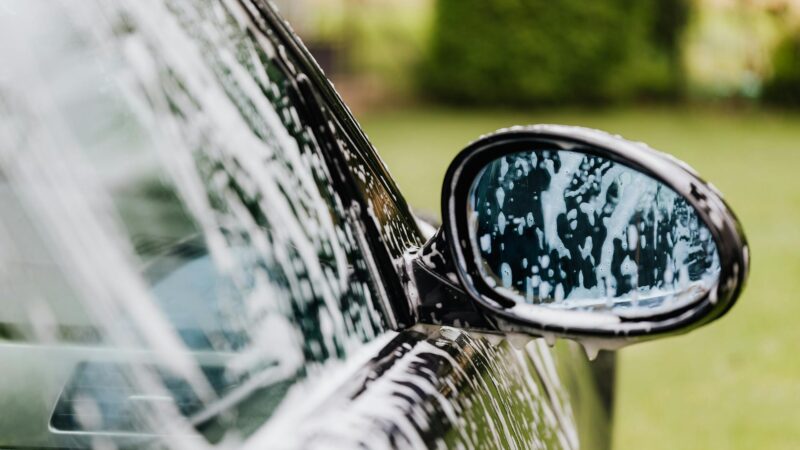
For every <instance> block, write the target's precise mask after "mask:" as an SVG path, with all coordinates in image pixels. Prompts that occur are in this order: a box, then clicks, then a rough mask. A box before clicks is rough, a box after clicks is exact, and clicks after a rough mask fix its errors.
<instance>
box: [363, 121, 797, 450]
mask: <svg viewBox="0 0 800 450" xmlns="http://www.w3.org/2000/svg"><path fill="white" fill-rule="evenodd" d="M529 123H561V124H571V125H583V126H589V127H594V128H600V129H603V130H606V131H610V132H613V133H619V134H621V135H623V136H625V137H627V138H629V139H634V140H640V141H645V142H647V143H649V144H650V145H652V146H653V147H655V148H658V149H660V150H663V151H666V152H669V153H672V154H673V155H675V156H677V157H678V158H680V159H683V160H684V161H686V162H688V163H689V164H690V165H692V166H693V167H694V168H695V169H697V170H698V171H699V172H700V173H701V174H702V175H703V176H704V177H705V178H706V179H707V180H710V181H711V182H713V184H714V185H716V186H717V187H718V188H719V189H720V190H721V191H722V192H723V193H724V194H725V196H726V199H727V200H728V202H729V203H730V205H731V206H732V207H733V209H734V211H735V212H736V213H737V214H738V216H739V218H740V219H741V221H742V223H743V224H744V228H745V231H746V233H747V236H748V239H749V241H750V245H751V255H752V271H751V276H750V280H749V283H748V286H747V289H746V292H745V294H744V295H743V296H742V298H740V300H739V304H738V305H737V306H736V308H734V309H733V311H732V312H731V313H730V314H729V315H728V316H726V317H725V318H724V319H723V320H721V321H719V322H717V323H714V324H712V325H710V326H708V327H706V328H704V329H701V330H698V331H695V332H693V333H691V334H690V335H687V336H681V337H675V338H669V339H665V340H662V341H658V342H653V343H647V344H642V345H638V346H634V347H631V348H627V349H625V350H623V351H622V352H621V354H620V372H619V378H618V380H617V383H618V384H617V387H618V392H617V409H616V414H617V416H616V420H615V429H614V441H615V445H614V448H617V449H670V450H672V449H753V448H765V449H766V448H769V449H782V448H786V449H789V448H792V449H795V448H798V446H800V354H799V353H800V352H799V351H798V350H800V299H797V298H796V297H797V294H798V292H800V115H789V114H779V113H766V112H755V111H744V112H742V111H739V112H731V111H724V110H709V109H658V108H655V109H621V110H611V111H564V112H560V111H557V112H550V113H548V112H537V113H530V114H526V113H522V112H503V111H485V112H459V111H454V110H440V109H412V110H404V111H396V112H384V113H372V114H370V115H367V116H366V117H363V120H362V125H363V126H364V128H365V130H366V132H367V134H369V136H370V138H371V139H372V142H373V143H374V144H375V146H376V147H377V148H378V150H379V153H380V155H381V156H382V157H383V158H384V160H385V161H386V164H387V165H388V167H389V170H390V171H391V172H392V174H393V175H394V176H395V179H396V180H397V182H398V183H399V185H400V187H401V189H402V190H403V192H405V194H406V196H407V198H408V200H409V201H410V203H411V204H412V205H413V206H414V207H415V209H417V210H418V211H427V212H432V213H434V214H437V213H438V210H439V195H440V188H441V180H442V178H443V176H444V172H445V170H446V168H447V166H448V164H449V162H450V160H451V159H452V158H453V156H454V155H455V154H456V153H457V152H458V151H459V150H460V149H461V148H463V147H464V146H465V145H466V144H467V143H468V142H470V141H471V140H473V139H475V138H477V137H478V136H480V135H481V134H484V133H486V132H490V131H493V130H495V129H497V128H501V127H505V126H509V125H515V124H529ZM437 215H438V214H437Z"/></svg>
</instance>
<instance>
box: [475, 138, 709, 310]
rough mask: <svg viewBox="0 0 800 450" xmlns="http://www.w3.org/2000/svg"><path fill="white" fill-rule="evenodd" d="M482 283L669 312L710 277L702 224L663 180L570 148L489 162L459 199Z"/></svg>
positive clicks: (579, 305) (523, 299)
mask: <svg viewBox="0 0 800 450" xmlns="http://www.w3.org/2000/svg"><path fill="white" fill-rule="evenodd" d="M469 208H470V216H469V217H470V235H471V239H472V245H473V246H474V248H475V254H476V255H478V256H477V259H478V265H479V268H480V270H481V272H482V274H483V278H484V280H485V281H486V283H487V284H488V285H489V286H490V287H492V288H495V289H497V290H499V291H501V292H502V293H504V294H506V296H508V297H510V298H512V299H514V300H516V301H517V302H519V303H527V304H536V305H546V306H548V307H551V308H558V309H565V310H611V311H614V312H615V313H619V314H636V313H637V312H648V313H649V312H653V311H656V310H658V311H661V310H664V311H669V310H673V309H676V308H679V307H681V306H685V305H686V304H689V303H692V302H694V301H696V300H698V299H700V298H701V297H702V296H703V295H704V294H706V293H707V292H708V290H709V289H710V288H711V287H712V286H713V285H714V284H715V283H716V282H717V279H718V277H719V257H718V254H717V249H716V244H715V243H714V239H713V237H712V236H711V233H710V232H709V230H708V228H707V227H706V226H705V225H704V224H703V223H702V222H701V220H700V219H699V217H698V215H697V213H696V211H695V210H694V209H693V207H692V206H691V205H689V204H688V203H687V202H686V200H685V199H683V198H682V197H681V196H680V195H678V194H677V193H676V192H675V191H674V190H672V189H671V188H669V187H668V186H666V185H665V184H663V183H661V182H659V181H657V180H655V179H653V178H650V177H649V176H647V175H644V174H642V173H639V172H637V171H635V170H633V169H631V168H628V167H626V166H624V165H622V164H619V163H616V162H613V161H611V160H608V159H605V158H602V157H599V156H593V155H589V154H585V153H581V152H580V151H565V150H552V151H546V150H545V151H528V152H520V153H514V154H510V155H507V156H504V157H502V158H499V159H497V160H495V161H493V162H491V163H490V164H489V165H488V166H487V167H486V168H485V169H484V170H483V171H482V172H481V173H480V174H479V175H478V177H477V178H476V180H475V182H474V184H473V186H472V190H471V193H470V198H469Z"/></svg>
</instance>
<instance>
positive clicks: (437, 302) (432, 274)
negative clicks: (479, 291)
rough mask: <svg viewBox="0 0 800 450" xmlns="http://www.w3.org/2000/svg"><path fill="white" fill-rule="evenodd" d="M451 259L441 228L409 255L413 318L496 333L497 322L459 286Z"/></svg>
mask: <svg viewBox="0 0 800 450" xmlns="http://www.w3.org/2000/svg"><path fill="white" fill-rule="evenodd" d="M451 259H452V256H451V253H450V251H449V249H448V244H447V239H446V238H445V233H444V231H443V229H442V228H439V229H438V230H437V231H436V234H434V236H433V237H431V238H430V239H429V240H428V242H426V243H425V245H424V246H423V247H422V248H421V249H420V250H419V251H418V252H417V253H416V254H415V255H414V256H413V258H412V260H411V264H410V267H409V272H410V276H411V277H413V280H414V284H415V285H416V290H417V297H418V301H417V304H416V316H417V321H418V322H419V323H423V324H433V325H448V326H454V327H459V328H466V329H470V330H475V331H485V332H493V333H496V332H499V329H498V327H497V325H496V324H495V323H494V322H493V321H491V320H490V318H489V317H487V315H486V314H484V313H483V312H482V311H481V310H480V309H479V308H478V306H477V305H476V303H475V301H474V300H473V299H472V298H471V297H470V296H469V294H467V292H466V291H465V290H464V289H463V287H462V286H461V282H460V281H459V279H458V275H457V274H456V268H455V264H454V262H453V261H452V260H451Z"/></svg>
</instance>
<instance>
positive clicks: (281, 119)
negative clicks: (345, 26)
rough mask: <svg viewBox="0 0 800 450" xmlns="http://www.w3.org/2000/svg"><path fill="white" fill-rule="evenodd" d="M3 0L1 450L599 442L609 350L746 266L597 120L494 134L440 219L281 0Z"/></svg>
mask: <svg viewBox="0 0 800 450" xmlns="http://www.w3.org/2000/svg"><path fill="white" fill-rule="evenodd" d="M3 8H4V9H0V42H2V43H0V56H2V60H3V61H4V64H3V65H2V68H0V210H2V213H1V214H0V286H2V289H0V367H2V368H3V369H2V372H3V377H2V381H0V411H2V412H0V447H2V448H98V449H100V448H103V449H105V448H148V449H152V448H170V449H173V448H179V449H203V448H244V449H251V448H252V449H256V448H258V449H263V448H548V449H550V448H554V449H555V448H561V449H577V448H585V449H591V448H598V449H599V448H608V447H609V446H610V439H611V424H612V421H613V398H614V389H615V383H614V373H615V360H616V352H615V351H616V350H618V349H619V348H622V347H623V346H626V345H630V344H635V343H640V342H644V341H648V340H652V339H656V338H662V337H666V336H671V335H675V334H679V333H684V332H688V331H690V330H692V329H695V328H697V327H699V326H703V325H706V324H708V323H710V322H712V321H713V320H715V319H717V318H719V317H721V316H722V315H723V314H724V313H725V312H727V311H728V310H729V309H730V308H731V307H732V306H733V304H734V303H735V300H736V298H737V297H738V296H739V294H740V292H741V290H742V288H743V286H744V282H745V280H746V278H747V274H748V271H749V267H748V265H749V255H748V247H747V243H746V240H745V237H744V233H743V231H742V228H741V226H740V224H739V222H738V221H737V219H736V217H735V216H734V214H733V213H732V212H731V210H730V208H729V207H728V205H727V204H726V203H725V202H724V200H723V199H722V196H721V194H720V193H719V192H717V190H716V189H715V188H714V187H713V186H712V185H711V184H708V183H706V182H704V181H703V180H702V179H701V178H699V176H698V175H697V174H696V173H695V172H694V171H692V170H691V169H690V168H689V167H688V166H686V165H685V164H683V163H681V162H679V161H677V160H675V159H674V158H672V157H670V156H668V155H665V154H663V153H659V152H657V151H655V150H653V149H651V148H649V147H647V146H646V145H645V144H642V143H636V142H631V141H628V140H625V139H624V138H622V137H619V136H615V135H611V134H607V133H604V132H601V131H597V130H590V129H585V128H579V127H571V126H559V125H534V126H524V127H512V128H508V129H505V130H500V131H498V132H496V133H493V134H490V135H487V136H483V137H480V138H478V139H477V140H476V141H475V142H473V143H471V144H469V145H468V146H466V148H465V149H464V151H462V152H461V153H460V154H459V155H458V156H457V157H456V159H455V160H454V161H453V163H452V165H451V166H450V168H449V169H448V172H447V174H446V177H445V181H444V185H443V189H442V194H441V195H442V211H441V213H442V214H441V218H442V220H441V224H439V223H433V221H425V220H422V219H420V218H419V217H417V216H415V215H414V213H413V212H412V210H411V208H410V207H409V205H408V204H407V203H406V201H405V200H404V198H403V196H402V193H401V192H400V190H399V189H398V187H397V186H396V184H395V182H394V181H393V180H392V177H391V176H390V174H389V171H388V170H387V168H386V167H385V166H384V164H383V163H382V161H381V159H380V158H379V156H378V154H377V152H376V151H375V149H374V148H373V147H372V145H371V144H370V142H369V140H368V139H367V136H366V135H365V134H364V132H363V131H362V130H361V128H360V127H359V125H358V123H357V122H356V120H355V119H354V118H353V115H352V114H351V113H350V112H349V110H348V108H347V107H346V106H345V104H344V103H343V102H342V100H341V99H340V98H339V96H338V95H337V94H336V91H335V89H334V87H333V85H332V84H331V83H330V82H329V81H328V79H327V78H326V77H325V75H324V74H323V72H322V71H321V70H320V68H319V67H318V66H317V65H316V63H315V62H314V59H313V58H312V56H311V55H310V54H309V53H308V51H307V50H306V49H305V47H304V46H303V44H302V43H301V41H300V40H299V39H298V38H297V36H295V34H294V33H293V32H292V30H291V28H290V27H289V25H288V24H287V23H285V22H284V21H283V20H282V19H281V18H280V16H279V15H278V13H277V12H276V10H275V9H274V7H273V6H271V5H270V3H269V2H267V1H266V0H220V1H211V0H183V1H177V0H148V1H143V0H127V1H118V2H100V1H97V2H89V1H83V2H49V1H41V0H37V1H31V0H18V1H11V2H6V3H4V5H3ZM408 145H415V144H414V142H413V136H410V137H409V144H408ZM663 381H664V382H668V381H669V380H663ZM619 388H620V389H624V388H625V387H624V386H619ZM654 389H655V387H654Z"/></svg>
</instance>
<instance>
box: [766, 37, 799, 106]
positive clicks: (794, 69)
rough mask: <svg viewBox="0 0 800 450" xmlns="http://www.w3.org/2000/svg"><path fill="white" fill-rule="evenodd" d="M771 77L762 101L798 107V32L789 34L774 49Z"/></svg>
mask: <svg viewBox="0 0 800 450" xmlns="http://www.w3.org/2000/svg"><path fill="white" fill-rule="evenodd" d="M772 64H773V73H772V77H771V78H770V79H769V80H767V82H766V83H765V84H764V88H763V91H762V93H761V96H762V99H763V100H764V101H765V102H767V103H771V104H774V105H780V106H794V107H797V106H800V32H795V33H792V34H789V35H788V36H787V37H786V38H785V39H784V40H783V41H782V42H781V43H780V44H779V45H778V46H777V47H776V49H775V52H774V54H773V57H772Z"/></svg>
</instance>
